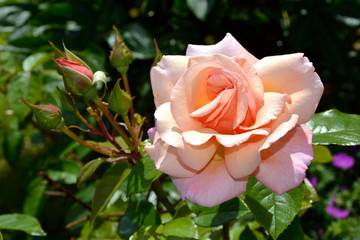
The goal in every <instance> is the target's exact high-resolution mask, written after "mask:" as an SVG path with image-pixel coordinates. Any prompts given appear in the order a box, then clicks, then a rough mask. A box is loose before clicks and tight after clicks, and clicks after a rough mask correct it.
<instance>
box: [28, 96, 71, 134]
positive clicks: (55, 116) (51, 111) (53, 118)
mask: <svg viewBox="0 0 360 240" xmlns="http://www.w3.org/2000/svg"><path fill="white" fill-rule="evenodd" d="M21 100H22V101H23V102H24V103H25V104H26V105H28V106H29V107H30V108H31V110H32V111H33V113H34V115H35V118H36V121H37V123H38V124H39V126H40V127H41V128H44V129H47V130H60V129H62V128H63V127H64V125H65V124H64V119H63V117H62V114H61V112H60V109H59V108H58V107H57V106H55V105H52V104H48V105H34V104H31V103H29V102H27V101H25V100H24V99H23V98H21Z"/></svg>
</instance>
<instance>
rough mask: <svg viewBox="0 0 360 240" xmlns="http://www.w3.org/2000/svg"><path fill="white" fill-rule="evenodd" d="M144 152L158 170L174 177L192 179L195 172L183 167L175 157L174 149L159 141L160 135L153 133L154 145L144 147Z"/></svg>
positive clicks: (176, 156) (175, 151)
mask: <svg viewBox="0 0 360 240" xmlns="http://www.w3.org/2000/svg"><path fill="white" fill-rule="evenodd" d="M145 151H146V152H147V153H148V154H149V156H150V158H151V159H152V160H153V161H154V163H155V166H156V168H157V169H158V170H160V171H162V172H164V173H166V174H168V175H170V176H174V177H192V176H194V175H195V171H193V170H192V169H189V168H188V167H187V166H185V165H184V164H183V163H182V161H181V160H180V159H179V157H178V155H177V150H176V148H174V147H172V146H170V145H169V144H166V143H165V142H164V141H163V140H161V138H160V135H159V134H158V133H155V138H154V144H153V145H152V146H148V147H145Z"/></svg>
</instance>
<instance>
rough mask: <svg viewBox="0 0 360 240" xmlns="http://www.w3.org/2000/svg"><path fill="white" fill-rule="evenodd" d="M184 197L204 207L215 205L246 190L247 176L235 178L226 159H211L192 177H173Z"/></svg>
mask: <svg viewBox="0 0 360 240" xmlns="http://www.w3.org/2000/svg"><path fill="white" fill-rule="evenodd" d="M172 180H173V183H174V184H175V186H176V188H177V189H178V191H179V193H180V195H181V197H182V199H183V200H184V201H185V199H189V200H190V201H191V202H193V203H196V204H199V205H201V206H204V207H214V206H216V205H218V204H220V203H223V202H225V201H227V200H230V199H232V198H234V197H236V196H237V195H239V194H241V193H243V192H245V190H246V184H247V178H243V179H239V180H234V179H233V178H232V177H231V176H230V175H229V173H228V172H227V170H226V168H225V164H224V161H211V162H210V163H209V165H207V166H206V167H205V168H204V169H203V170H202V171H201V172H200V173H198V174H196V175H195V176H194V177H192V178H174V177H173V178H172Z"/></svg>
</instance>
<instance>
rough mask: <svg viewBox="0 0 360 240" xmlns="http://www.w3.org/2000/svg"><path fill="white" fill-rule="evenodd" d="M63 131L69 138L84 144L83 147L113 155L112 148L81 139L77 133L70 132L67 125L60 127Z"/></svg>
mask: <svg viewBox="0 0 360 240" xmlns="http://www.w3.org/2000/svg"><path fill="white" fill-rule="evenodd" d="M62 131H63V133H65V134H66V135H68V136H69V137H70V138H72V139H73V140H75V141H77V142H79V143H80V144H81V145H84V146H85V147H88V148H90V149H92V150H94V151H95V152H98V153H101V154H104V155H107V156H110V157H111V156H113V150H112V149H110V148H106V147H99V146H96V145H94V144H91V143H89V142H87V141H85V140H84V139H82V138H81V137H79V136H78V135H76V134H75V133H74V132H72V131H71V130H70V129H69V128H68V127H66V126H65V127H64V128H63V129H62Z"/></svg>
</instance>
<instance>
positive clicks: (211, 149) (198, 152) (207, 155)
mask: <svg viewBox="0 0 360 240" xmlns="http://www.w3.org/2000/svg"><path fill="white" fill-rule="evenodd" d="M218 147H219V143H218V142H217V141H216V140H215V139H210V140H209V141H207V142H206V143H204V144H202V145H200V146H194V145H191V144H188V143H184V146H183V147H182V148H177V151H178V155H179V157H180V159H181V161H182V162H183V163H184V164H185V165H186V166H188V167H189V168H191V169H194V170H197V171H198V170H201V169H203V168H204V167H205V166H206V164H207V163H208V162H209V161H210V160H211V158H212V157H213V156H214V154H215V152H216V150H217V149H218Z"/></svg>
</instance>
